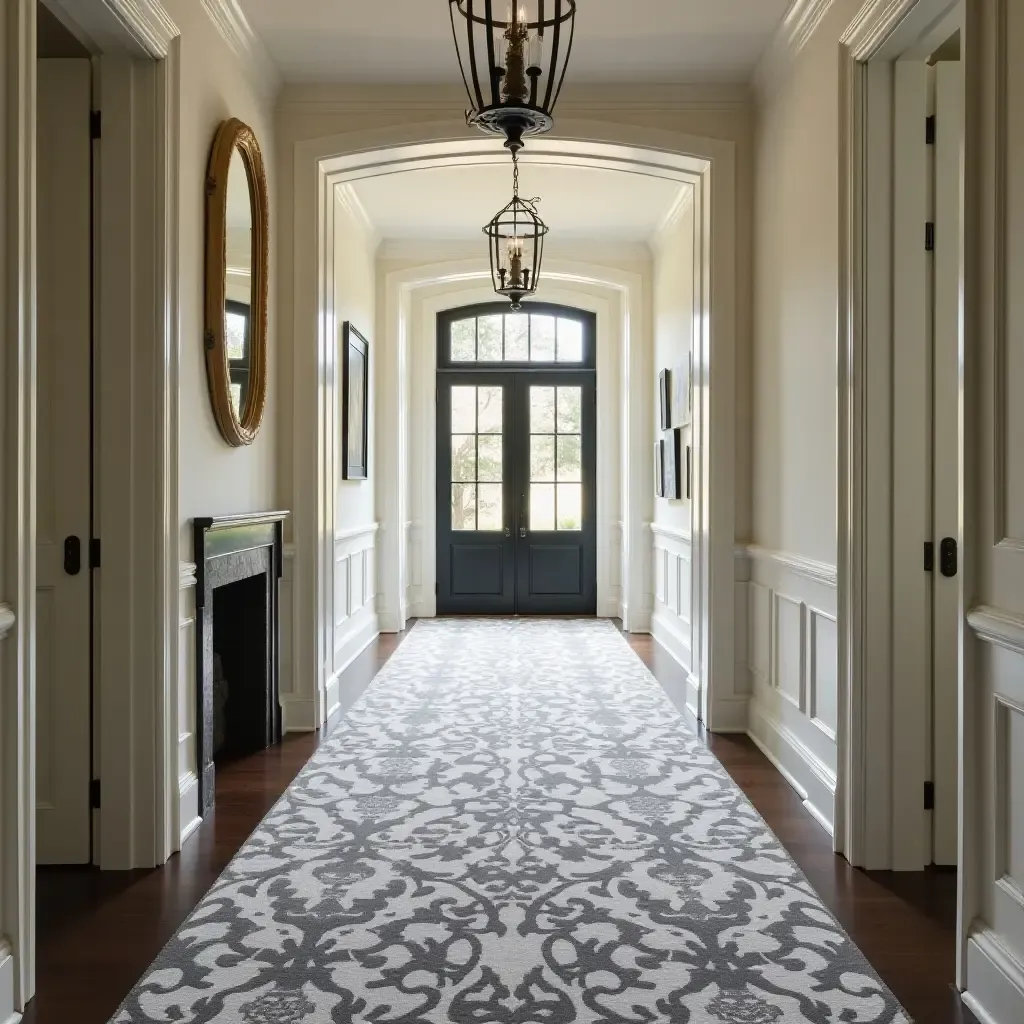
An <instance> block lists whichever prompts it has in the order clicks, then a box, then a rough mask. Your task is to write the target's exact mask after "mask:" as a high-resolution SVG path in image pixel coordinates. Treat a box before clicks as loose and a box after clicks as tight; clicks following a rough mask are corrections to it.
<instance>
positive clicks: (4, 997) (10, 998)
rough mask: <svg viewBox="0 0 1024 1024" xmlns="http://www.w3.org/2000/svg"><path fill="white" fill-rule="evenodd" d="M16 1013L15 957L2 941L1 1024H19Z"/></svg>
mask: <svg viewBox="0 0 1024 1024" xmlns="http://www.w3.org/2000/svg"><path fill="white" fill-rule="evenodd" d="M20 1020H21V1014H20V1013H15V1012H14V956H13V954H12V953H11V950H10V947H9V946H8V945H7V942H6V940H4V939H0V1024H18V1021H20Z"/></svg>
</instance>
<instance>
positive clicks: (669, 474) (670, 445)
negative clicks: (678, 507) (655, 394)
mask: <svg viewBox="0 0 1024 1024" xmlns="http://www.w3.org/2000/svg"><path fill="white" fill-rule="evenodd" d="M681 442H682V435H681V433H680V430H679V428H678V427H674V428H672V429H671V430H668V431H666V432H665V454H664V462H665V497H666V498H668V500H669V501H678V500H679V498H681V497H682V495H681V493H680V490H679V484H680V472H679V471H680V468H681V467H680V455H681V451H680V449H681Z"/></svg>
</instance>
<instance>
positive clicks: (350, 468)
mask: <svg viewBox="0 0 1024 1024" xmlns="http://www.w3.org/2000/svg"><path fill="white" fill-rule="evenodd" d="M341 350H342V357H341V361H342V391H341V393H342V409H341V431H342V436H341V450H342V451H343V452H344V455H345V457H344V459H343V463H342V477H343V479H345V480H365V479H366V478H367V476H368V475H369V405H370V401H369V392H370V343H369V342H368V341H367V340H366V338H364V337H363V336H362V335H361V334H360V333H359V331H357V330H356V329H355V328H354V327H353V326H352V325H351V324H350V323H349V322H348V321H347V320H346V321H345V325H344V327H343V329H342V345H341Z"/></svg>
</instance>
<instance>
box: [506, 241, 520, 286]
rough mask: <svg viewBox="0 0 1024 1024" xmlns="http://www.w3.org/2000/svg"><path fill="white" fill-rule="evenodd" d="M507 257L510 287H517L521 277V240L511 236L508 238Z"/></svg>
mask: <svg viewBox="0 0 1024 1024" xmlns="http://www.w3.org/2000/svg"><path fill="white" fill-rule="evenodd" d="M508 258H509V262H510V263H511V268H510V270H509V278H510V279H511V284H512V287H513V288H515V287H518V285H519V284H520V283H521V282H522V279H523V240H522V239H521V238H518V237H516V236H513V237H512V238H510V239H509V240H508Z"/></svg>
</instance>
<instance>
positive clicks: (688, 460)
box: [686, 445, 693, 498]
mask: <svg viewBox="0 0 1024 1024" xmlns="http://www.w3.org/2000/svg"><path fill="white" fill-rule="evenodd" d="M690 467H691V455H690V446H689V445H687V446H686V497H687V498H690V497H692V496H693V477H692V470H691V468H690Z"/></svg>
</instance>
